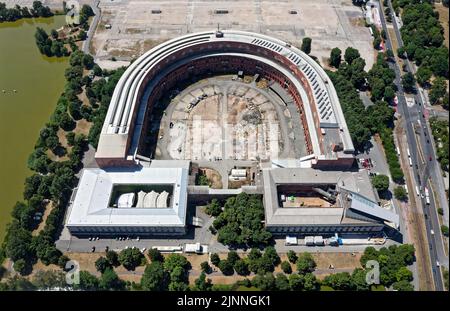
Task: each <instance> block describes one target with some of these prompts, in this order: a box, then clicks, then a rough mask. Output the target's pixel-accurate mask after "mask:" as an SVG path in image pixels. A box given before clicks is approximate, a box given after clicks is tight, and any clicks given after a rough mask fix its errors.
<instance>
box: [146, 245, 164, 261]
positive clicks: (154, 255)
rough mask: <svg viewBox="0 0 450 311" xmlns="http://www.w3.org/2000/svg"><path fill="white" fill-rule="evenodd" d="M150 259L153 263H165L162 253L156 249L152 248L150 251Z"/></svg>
mask: <svg viewBox="0 0 450 311" xmlns="http://www.w3.org/2000/svg"><path fill="white" fill-rule="evenodd" d="M147 254H148V257H149V258H150V260H151V261H152V262H153V261H159V262H163V261H164V257H163V255H162V254H161V252H160V251H159V250H158V249H156V248H151V249H149V250H148V252H147Z"/></svg>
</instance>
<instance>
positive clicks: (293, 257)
mask: <svg viewBox="0 0 450 311" xmlns="http://www.w3.org/2000/svg"><path fill="white" fill-rule="evenodd" d="M287 258H288V260H289V262H291V263H296V262H297V259H298V257H297V254H296V253H295V252H294V251H293V250H289V251H288V252H287Z"/></svg>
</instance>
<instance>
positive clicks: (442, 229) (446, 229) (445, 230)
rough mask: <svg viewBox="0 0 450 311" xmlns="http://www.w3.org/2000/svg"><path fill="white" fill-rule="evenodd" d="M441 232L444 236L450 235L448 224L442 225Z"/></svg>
mask: <svg viewBox="0 0 450 311" xmlns="http://www.w3.org/2000/svg"><path fill="white" fill-rule="evenodd" d="M441 232H442V234H443V235H444V236H446V237H448V227H447V226H446V225H442V226H441Z"/></svg>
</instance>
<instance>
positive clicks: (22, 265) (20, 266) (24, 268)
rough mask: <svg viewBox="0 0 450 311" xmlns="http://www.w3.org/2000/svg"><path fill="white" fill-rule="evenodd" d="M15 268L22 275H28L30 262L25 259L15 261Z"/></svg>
mask: <svg viewBox="0 0 450 311" xmlns="http://www.w3.org/2000/svg"><path fill="white" fill-rule="evenodd" d="M13 268H14V271H16V272H18V273H19V274H20V275H27V274H29V273H30V267H29V264H28V263H27V262H26V261H25V260H24V259H18V260H16V261H14V264H13Z"/></svg>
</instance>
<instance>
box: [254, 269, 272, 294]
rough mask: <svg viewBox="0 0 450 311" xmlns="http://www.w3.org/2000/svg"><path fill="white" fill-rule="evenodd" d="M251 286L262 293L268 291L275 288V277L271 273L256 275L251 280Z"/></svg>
mask: <svg viewBox="0 0 450 311" xmlns="http://www.w3.org/2000/svg"><path fill="white" fill-rule="evenodd" d="M252 285H253V286H255V287H257V288H259V289H260V290H263V291H270V290H274V289H275V288H276V285H275V277H274V276H273V274H272V273H271V272H267V273H265V274H257V275H256V276H255V277H254V278H253V279H252Z"/></svg>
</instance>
